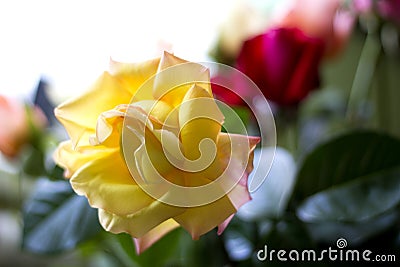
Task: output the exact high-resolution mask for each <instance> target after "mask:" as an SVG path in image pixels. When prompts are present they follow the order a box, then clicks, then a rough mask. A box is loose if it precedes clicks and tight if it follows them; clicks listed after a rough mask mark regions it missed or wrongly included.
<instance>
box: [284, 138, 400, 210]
mask: <svg viewBox="0 0 400 267" xmlns="http://www.w3.org/2000/svg"><path fill="white" fill-rule="evenodd" d="M399 153H400V141H399V140H397V139H395V138H393V137H390V136H388V135H384V134H380V133H376V132H372V131H358V132H353V133H350V134H345V135H342V136H339V137H337V138H335V139H333V140H331V141H329V142H327V143H325V144H322V145H320V146H318V147H317V148H316V149H314V150H313V151H312V152H311V153H310V154H309V155H308V156H307V157H306V158H305V160H304V162H303V164H302V165H301V167H300V169H299V172H298V174H297V181H296V186H295V188H294V193H293V195H292V199H291V206H292V207H293V206H294V205H296V204H297V203H299V202H300V201H302V200H304V199H305V198H307V197H309V196H311V195H313V194H315V193H317V192H319V191H322V190H327V189H330V188H332V187H334V186H338V185H341V184H343V183H346V182H349V181H352V180H355V179H358V178H360V177H363V176H367V175H371V174H373V173H377V172H383V171H385V170H389V169H391V168H394V167H398V166H400V156H399Z"/></svg>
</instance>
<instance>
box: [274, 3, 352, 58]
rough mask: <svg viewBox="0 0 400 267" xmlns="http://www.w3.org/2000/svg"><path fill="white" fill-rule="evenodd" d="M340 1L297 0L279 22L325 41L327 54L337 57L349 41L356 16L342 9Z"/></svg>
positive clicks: (280, 24)
mask: <svg viewBox="0 0 400 267" xmlns="http://www.w3.org/2000/svg"><path fill="white" fill-rule="evenodd" d="M340 2H341V1H340V0H297V1H294V3H293V5H292V6H290V7H289V8H288V11H287V12H286V15H285V16H283V18H282V20H280V21H278V23H277V26H280V27H296V28H299V29H301V30H302V31H303V32H304V33H305V34H307V35H309V36H311V37H316V38H321V39H323V40H324V41H325V46H326V48H325V54H326V55H327V56H333V55H336V54H337V53H338V52H339V51H340V50H341V49H342V48H343V47H344V45H345V43H346V41H347V40H348V38H349V36H350V34H351V31H352V28H353V25H354V16H353V15H351V14H350V13H349V12H346V11H343V10H341V9H340Z"/></svg>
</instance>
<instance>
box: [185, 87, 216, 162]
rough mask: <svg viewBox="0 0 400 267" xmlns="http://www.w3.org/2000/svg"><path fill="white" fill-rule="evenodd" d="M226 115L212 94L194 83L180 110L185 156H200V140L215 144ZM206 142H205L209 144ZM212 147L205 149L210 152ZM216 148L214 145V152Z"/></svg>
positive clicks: (192, 157)
mask: <svg viewBox="0 0 400 267" xmlns="http://www.w3.org/2000/svg"><path fill="white" fill-rule="evenodd" d="M223 120H224V116H223V114H222V113H221V111H220V110H219V108H218V106H217V104H216V102H215V101H214V99H213V98H212V96H211V95H210V94H209V93H208V92H207V91H206V90H204V89H203V88H201V87H199V86H196V85H194V86H193V87H192V88H191V89H190V90H189V91H188V92H187V93H186V95H185V98H184V99H183V102H182V105H181V106H180V110H179V125H180V127H181V132H180V137H181V140H182V144H183V149H184V153H185V156H186V157H187V158H188V159H189V160H196V159H198V158H199V157H200V154H201V152H200V150H199V149H200V142H201V141H202V140H205V141H206V139H210V140H208V141H206V142H208V143H209V145H210V144H211V145H215V144H216V141H217V136H218V133H219V132H220V130H221V125H222V123H223ZM210 141H212V142H210ZM206 142H205V144H207V143H206ZM210 149H211V150H212V149H213V148H212V147H207V149H204V150H203V151H202V152H203V153H209V152H210ZM215 150H216V148H215V146H214V152H215Z"/></svg>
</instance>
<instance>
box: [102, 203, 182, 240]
mask: <svg viewBox="0 0 400 267" xmlns="http://www.w3.org/2000/svg"><path fill="white" fill-rule="evenodd" d="M183 211H184V209H183V208H178V207H173V206H169V205H166V204H164V203H161V202H159V201H153V202H152V203H151V204H149V205H147V206H146V207H143V208H142V209H140V210H138V211H137V212H136V213H133V214H129V215H125V216H118V215H115V214H113V213H110V212H107V211H105V210H103V209H99V220H100V224H101V225H102V226H103V228H104V229H106V230H107V231H109V232H112V233H115V234H117V233H129V234H130V235H131V236H133V237H136V238H139V237H142V236H144V235H145V234H146V233H148V232H149V231H150V230H152V229H153V228H155V227H156V226H157V225H159V224H161V223H163V222H164V221H166V220H168V219H170V218H172V217H174V216H177V215H178V214H181V213H182V212H183Z"/></svg>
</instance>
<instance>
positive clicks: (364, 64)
mask: <svg viewBox="0 0 400 267" xmlns="http://www.w3.org/2000/svg"><path fill="white" fill-rule="evenodd" d="M380 54H381V45H380V41H379V37H378V34H377V32H376V30H369V31H368V34H367V37H366V39H365V42H364V46H363V48H362V51H361V55H360V59H359V62H358V66H357V70H356V73H355V75H354V80H353V84H352V87H351V90H350V95H349V100H348V103H347V111H346V119H347V120H348V121H349V122H350V123H353V124H354V123H355V124H356V125H358V124H359V123H360V119H361V118H362V112H363V110H362V108H363V105H364V104H365V103H366V99H367V97H368V95H369V90H370V88H371V83H372V79H373V77H374V73H375V67H376V64H377V61H378V59H379V55H380Z"/></svg>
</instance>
